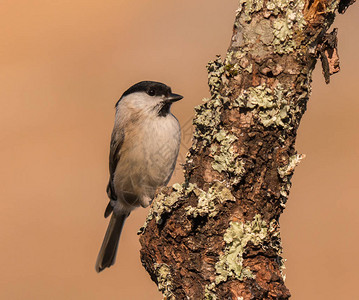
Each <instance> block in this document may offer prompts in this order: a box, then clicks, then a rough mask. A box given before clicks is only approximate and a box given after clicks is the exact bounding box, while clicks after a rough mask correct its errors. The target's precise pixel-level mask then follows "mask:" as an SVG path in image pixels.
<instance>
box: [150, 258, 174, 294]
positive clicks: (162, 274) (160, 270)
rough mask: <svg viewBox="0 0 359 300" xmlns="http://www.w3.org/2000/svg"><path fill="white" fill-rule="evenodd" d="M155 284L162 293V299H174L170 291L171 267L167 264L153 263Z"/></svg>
mask: <svg viewBox="0 0 359 300" xmlns="http://www.w3.org/2000/svg"><path fill="white" fill-rule="evenodd" d="M155 270H156V276H157V286H158V290H159V291H160V292H161V293H162V295H163V299H164V300H172V299H175V296H174V295H173V293H172V291H171V287H172V276H171V268H170V266H168V265H167V264H157V263H156V264H155Z"/></svg>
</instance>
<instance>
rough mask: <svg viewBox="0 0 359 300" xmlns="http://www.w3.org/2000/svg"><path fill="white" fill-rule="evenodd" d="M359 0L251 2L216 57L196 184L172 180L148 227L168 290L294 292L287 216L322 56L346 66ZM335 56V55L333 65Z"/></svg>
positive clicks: (192, 172)
mask: <svg viewBox="0 0 359 300" xmlns="http://www.w3.org/2000/svg"><path fill="white" fill-rule="evenodd" d="M352 3H354V1H353V0H351V1H349V0H347V1H344V0H342V1H339V0H307V1H304V0H299V1H289V0H268V1H264V0H247V1H245V0H241V1H240V2H239V8H238V10H237V12H236V18H235V23H234V28H233V36H232V39H231V43H230V46H229V49H228V51H227V55H226V57H225V58H224V59H223V60H222V59H221V58H220V57H217V59H216V60H215V61H212V62H210V63H209V64H208V74H209V76H208V83H209V87H210V91H211V98H210V99H205V102H204V103H203V104H202V105H200V106H198V107H196V116H195V119H194V125H195V132H194V136H193V144H192V147H191V148H190V149H189V153H188V155H187V160H186V164H185V166H184V171H185V182H184V183H182V184H175V185H174V186H173V187H169V188H163V189H162V190H161V191H160V192H159V193H158V194H157V197H156V198H155V199H154V202H153V204H152V206H151V211H150V214H149V216H148V218H147V220H146V224H145V226H144V227H143V228H142V229H141V230H140V234H141V237H140V242H141V245H142V250H141V260H142V263H143V265H144V267H145V268H146V270H147V271H148V273H149V274H150V275H151V278H152V279H153V280H154V281H155V282H156V283H157V284H158V286H159V289H160V291H161V292H162V293H163V295H164V298H165V299H243V300H247V299H288V298H289V297H290V293H289V291H288V289H287V288H286V286H285V285H284V278H283V274H282V270H283V268H284V265H283V259H282V257H281V252H282V247H281V240H280V232H279V217H280V214H281V213H282V212H283V209H284V208H285V203H286V202H287V198H288V195H289V190H290V186H291V177H292V175H293V172H294V168H295V166H296V165H297V164H298V163H299V162H300V160H301V159H302V158H303V156H302V155H300V154H298V153H297V152H296V150H295V147H294V145H295V139H296V134H297V130H298V127H299V123H300V120H301V118H302V116H303V114H304V112H305V110H306V105H307V101H308V99H309V95H310V91H311V85H310V84H311V78H312V71H313V69H314V67H315V64H316V61H317V59H318V58H319V57H320V58H321V60H322V65H323V73H324V75H325V78H326V81H329V76H330V75H332V74H334V73H335V72H337V71H338V70H339V69H338V68H339V67H338V66H339V65H338V62H339V60H338V57H337V54H336V53H337V50H336V46H337V43H336V31H334V32H333V33H331V34H327V30H328V28H329V27H330V25H331V24H332V23H333V21H334V18H335V12H336V11H337V10H339V12H344V11H345V10H346V8H347V7H348V6H349V5H350V4H352ZM323 61H324V62H323Z"/></svg>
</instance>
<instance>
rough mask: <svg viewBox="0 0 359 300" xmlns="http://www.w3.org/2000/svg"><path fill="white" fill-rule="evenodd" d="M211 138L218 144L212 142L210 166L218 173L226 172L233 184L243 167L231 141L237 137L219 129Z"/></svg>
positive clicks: (240, 175) (242, 172)
mask: <svg viewBox="0 0 359 300" xmlns="http://www.w3.org/2000/svg"><path fill="white" fill-rule="evenodd" d="M213 138H214V141H216V142H217V143H218V144H219V146H216V145H215V144H213V145H212V146H211V149H210V150H211V155H212V157H213V161H212V163H211V165H212V168H213V169H214V170H216V171H217V172H219V173H221V172H225V173H227V174H228V175H229V178H230V180H231V182H232V183H233V184H237V183H239V181H240V180H241V178H242V176H243V174H244V173H245V169H244V162H243V160H242V159H241V158H240V157H239V154H238V153H237V152H236V151H235V149H234V147H233V142H235V141H236V140H237V137H236V136H234V135H233V134H230V133H229V132H227V131H226V130H223V129H221V130H220V131H218V132H217V133H216V134H215V135H214V136H213Z"/></svg>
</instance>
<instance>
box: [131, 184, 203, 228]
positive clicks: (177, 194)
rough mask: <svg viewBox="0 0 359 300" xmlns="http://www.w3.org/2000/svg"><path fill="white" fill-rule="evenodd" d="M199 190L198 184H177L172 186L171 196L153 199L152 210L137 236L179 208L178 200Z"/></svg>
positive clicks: (160, 196) (159, 195)
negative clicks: (154, 221)
mask: <svg viewBox="0 0 359 300" xmlns="http://www.w3.org/2000/svg"><path fill="white" fill-rule="evenodd" d="M195 189H197V186H196V184H192V183H188V184H184V183H183V184H179V183H175V184H174V185H173V186H172V191H171V193H170V194H169V195H166V194H164V193H159V194H157V196H156V197H155V199H153V202H152V205H151V209H150V212H149V214H148V215H147V218H146V221H145V224H144V225H143V226H142V227H141V228H140V229H139V231H138V232H137V234H142V233H143V232H145V230H146V227H147V225H148V223H149V222H150V221H151V220H152V219H153V218H154V219H155V220H156V223H157V224H160V223H161V222H162V216H163V214H165V213H170V212H171V211H172V210H173V209H174V208H176V207H177V203H178V200H179V199H180V198H181V197H184V196H187V195H189V194H190V193H191V192H192V191H193V190H195Z"/></svg>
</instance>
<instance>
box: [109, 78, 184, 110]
mask: <svg viewBox="0 0 359 300" xmlns="http://www.w3.org/2000/svg"><path fill="white" fill-rule="evenodd" d="M138 92H144V93H146V94H148V95H149V96H151V97H163V98H164V100H165V101H166V102H167V103H173V102H176V101H178V100H181V99H182V98H183V96H181V95H178V94H174V93H172V91H171V88H170V87H169V86H167V85H165V84H164V83H161V82H156V81H141V82H138V83H136V84H134V85H133V86H131V87H130V88H129V89H128V90H126V91H125V92H124V93H123V94H122V96H121V98H120V100H118V101H117V103H116V106H117V105H118V103H119V102H120V101H121V99H122V98H123V97H125V96H128V95H130V94H133V93H138Z"/></svg>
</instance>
